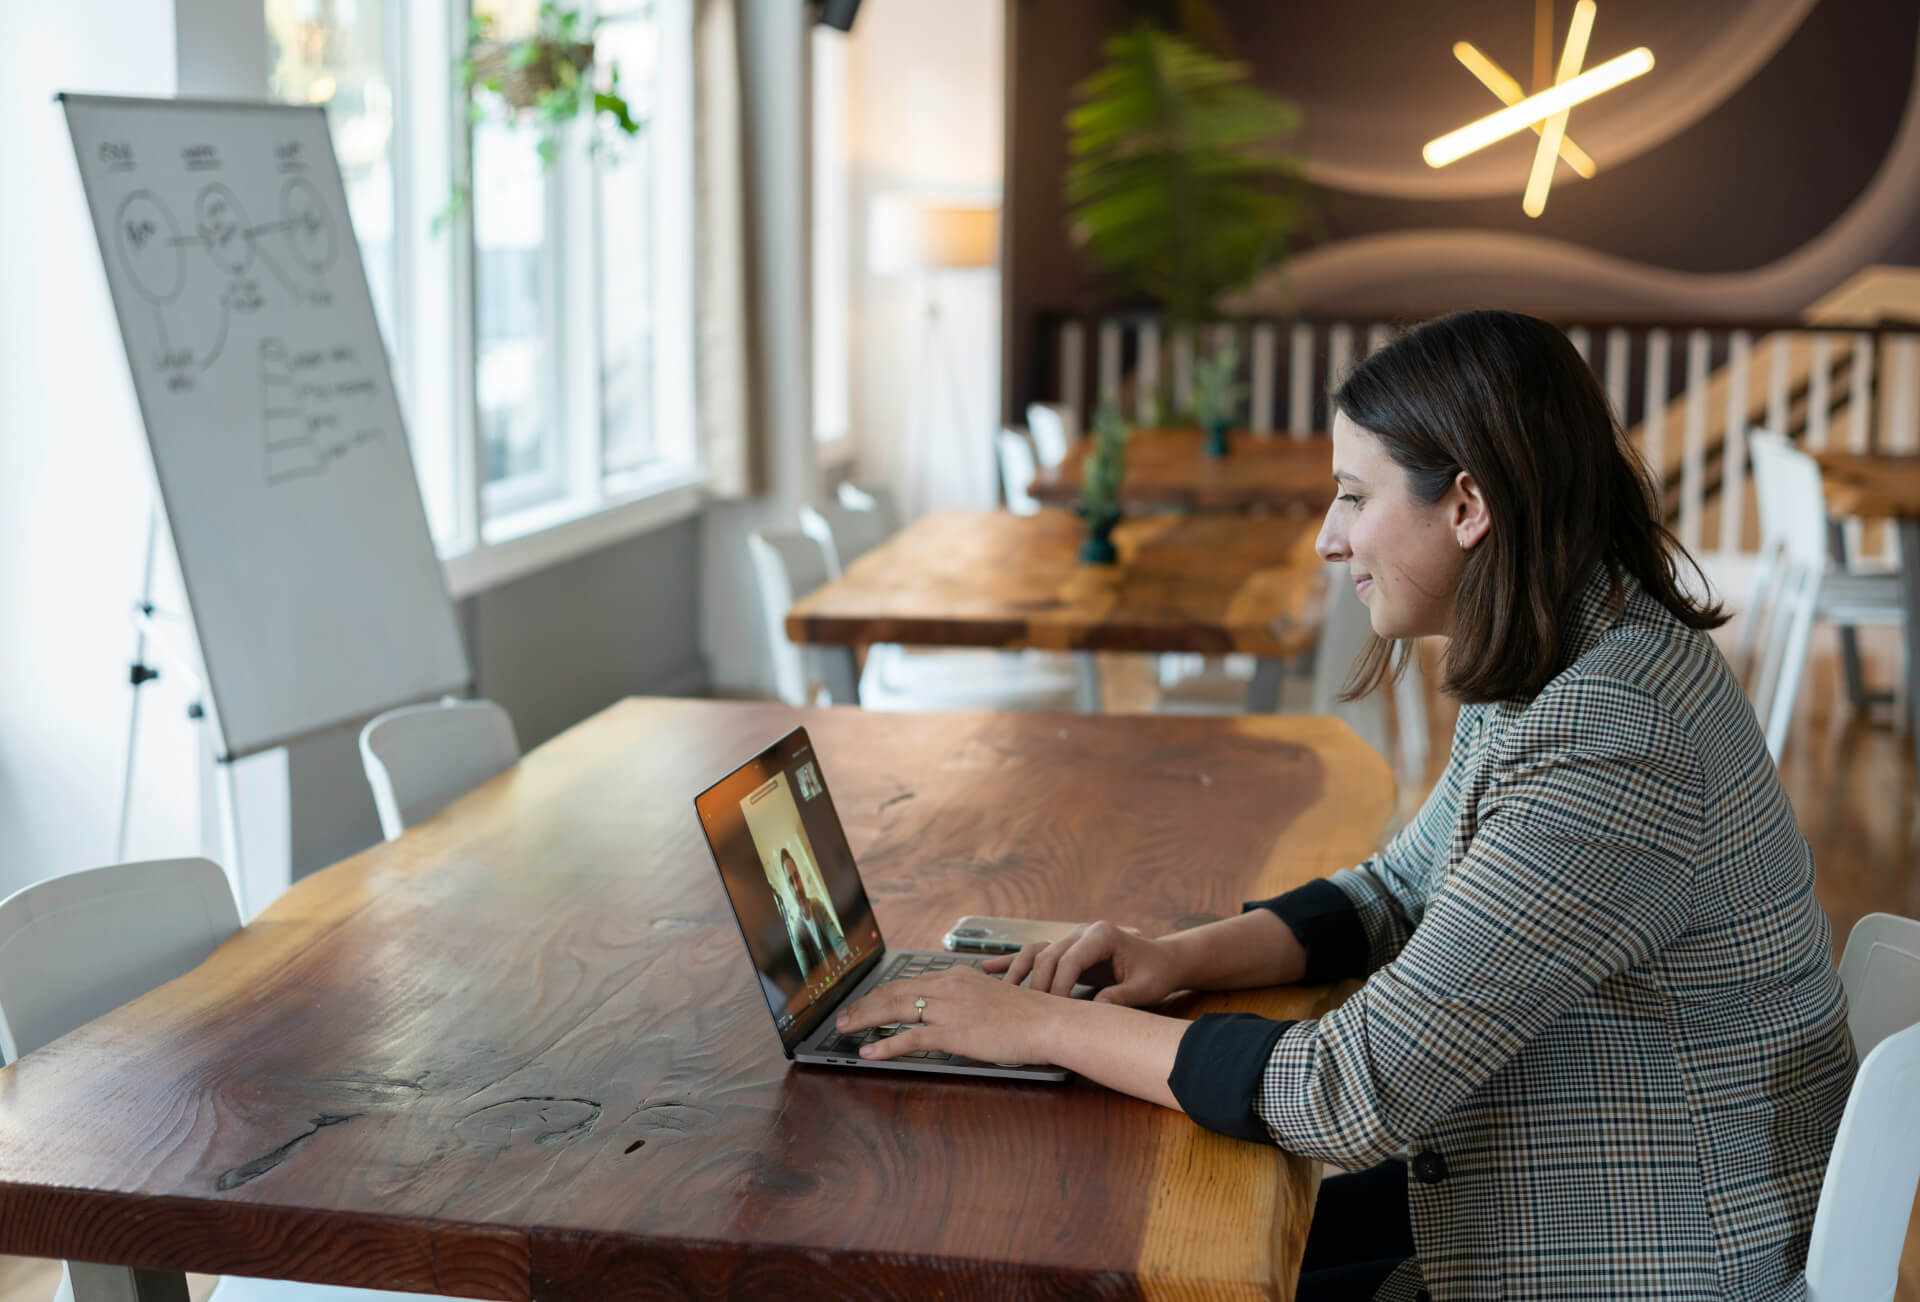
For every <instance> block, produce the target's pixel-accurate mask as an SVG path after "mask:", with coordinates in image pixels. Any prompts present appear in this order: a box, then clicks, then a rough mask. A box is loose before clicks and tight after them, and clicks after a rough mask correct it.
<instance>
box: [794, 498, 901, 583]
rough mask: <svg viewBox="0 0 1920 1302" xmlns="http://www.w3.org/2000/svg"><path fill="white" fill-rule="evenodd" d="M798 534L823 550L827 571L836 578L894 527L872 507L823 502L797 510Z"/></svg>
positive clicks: (875, 545) (876, 544)
mask: <svg viewBox="0 0 1920 1302" xmlns="http://www.w3.org/2000/svg"><path fill="white" fill-rule="evenodd" d="M800 532H801V533H804V534H806V535H807V536H808V537H809V538H813V539H815V540H817V541H818V542H819V544H820V545H821V546H822V547H824V548H826V551H827V565H828V569H829V572H830V573H831V575H832V576H833V577H834V578H836V579H837V578H839V577H840V576H841V575H842V574H843V573H845V572H846V568H847V566H849V565H851V564H853V563H854V562H855V561H857V560H859V559H860V558H861V557H862V556H864V555H866V554H867V553H868V552H870V551H872V550H873V549H874V548H875V547H878V546H879V545H880V544H881V543H883V542H885V541H886V540H887V539H888V538H890V537H892V536H893V534H894V532H895V526H894V525H893V524H892V522H891V521H890V520H888V519H887V518H886V516H885V515H884V514H883V513H882V512H881V511H879V510H878V509H875V508H870V507H851V506H848V505H846V504H845V503H844V502H822V503H821V504H820V505H819V506H803V507H801V508H800Z"/></svg>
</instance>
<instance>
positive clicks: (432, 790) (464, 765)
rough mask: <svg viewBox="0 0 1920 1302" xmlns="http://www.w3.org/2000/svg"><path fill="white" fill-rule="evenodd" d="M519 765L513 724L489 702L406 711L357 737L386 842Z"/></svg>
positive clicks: (449, 702) (446, 703)
mask: <svg viewBox="0 0 1920 1302" xmlns="http://www.w3.org/2000/svg"><path fill="white" fill-rule="evenodd" d="M519 758H520V739H519V738H518V737H517V736H515V735H514V731H513V720H512V719H511V718H510V717H508V715H507V712H506V711H505V710H503V709H501V708H500V707H499V706H497V705H495V704H494V703H493V702H492V701H460V700H455V699H453V698H452V697H449V698H447V699H446V700H444V701H441V702H439V703H438V704H437V705H405V706H402V707H400V708H399V709H397V710H388V711H387V712H386V713H385V714H382V715H380V716H378V717H376V718H375V719H374V720H373V721H372V722H371V723H369V724H368V725H367V726H366V727H364V728H362V729H361V730H360V763H361V765H362V767H364V768H365V769H366V771H367V785H368V786H370V787H372V788H373V803H374V806H375V808H377V809H378V810H379V811H380V831H381V832H382V833H383V834H384V835H385V836H386V838H387V840H389V841H391V840H393V839H394V838H395V837H397V836H399V835H400V834H401V833H402V832H404V831H406V830H407V828H409V827H411V826H412V825H413V824H415V823H418V822H420V821H421V820H422V819H425V818H428V817H430V816H431V815H433V814H435V813H438V812H439V811H440V810H441V809H442V808H443V807H445V806H446V805H448V804H451V803H452V802H453V801H455V800H457V799H459V798H460V797H461V796H464V795H466V794H467V792H469V791H471V790H473V789H474V788H475V787H477V786H479V785H480V784H481V783H482V782H485V781H486V780H487V779H488V778H491V777H494V776H496V775H497V774H500V773H504V772H505V771H506V770H508V769H510V768H512V767H513V765H514V762H515V761H517V760H518V759H519Z"/></svg>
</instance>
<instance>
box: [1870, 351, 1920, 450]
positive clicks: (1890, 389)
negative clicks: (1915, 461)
mask: <svg viewBox="0 0 1920 1302" xmlns="http://www.w3.org/2000/svg"><path fill="white" fill-rule="evenodd" d="M1916 353H1920V341H1917V340H1916V338H1915V336H1913V335H1910V334H1899V335H1890V336H1888V354H1889V367H1890V369H1891V372H1892V374H1891V375H1890V376H1889V377H1888V381H1887V385H1886V394H1887V401H1886V404H1885V406H1886V423H1885V425H1884V426H1883V428H1882V431H1881V444H1880V445H1881V446H1882V447H1884V448H1886V449H1887V450H1888V451H1890V452H1913V451H1916V450H1920V428H1916V424H1915V415H1916V402H1915V392H1914V389H1915V379H1916V377H1915V359H1916Z"/></svg>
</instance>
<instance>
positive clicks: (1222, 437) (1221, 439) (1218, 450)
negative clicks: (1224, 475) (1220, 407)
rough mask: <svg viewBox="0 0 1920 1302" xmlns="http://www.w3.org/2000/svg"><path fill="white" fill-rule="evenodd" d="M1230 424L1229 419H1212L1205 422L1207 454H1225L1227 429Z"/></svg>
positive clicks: (1222, 455) (1216, 455)
mask: <svg viewBox="0 0 1920 1302" xmlns="http://www.w3.org/2000/svg"><path fill="white" fill-rule="evenodd" d="M1231 425H1232V422H1231V421H1225V420H1212V421H1208V422H1207V443H1206V448H1205V451H1206V454H1207V455H1208V456H1210V457H1224V456H1226V455H1227V430H1228V429H1229V428H1230V427H1231Z"/></svg>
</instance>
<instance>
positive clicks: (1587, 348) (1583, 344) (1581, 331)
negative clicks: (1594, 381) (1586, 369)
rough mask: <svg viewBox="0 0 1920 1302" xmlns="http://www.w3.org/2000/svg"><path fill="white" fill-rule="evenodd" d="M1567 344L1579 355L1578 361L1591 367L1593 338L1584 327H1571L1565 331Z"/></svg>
mask: <svg viewBox="0 0 1920 1302" xmlns="http://www.w3.org/2000/svg"><path fill="white" fill-rule="evenodd" d="M1567 342H1568V343H1570V344H1572V345H1573V348H1574V351H1575V352H1577V353H1579V354H1580V360H1581V361H1583V362H1585V363H1586V364H1587V365H1588V366H1592V365H1593V336H1592V334H1591V333H1590V332H1589V331H1588V330H1587V328H1586V327H1585V326H1572V327H1570V328H1569V329H1568V330H1567Z"/></svg>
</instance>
